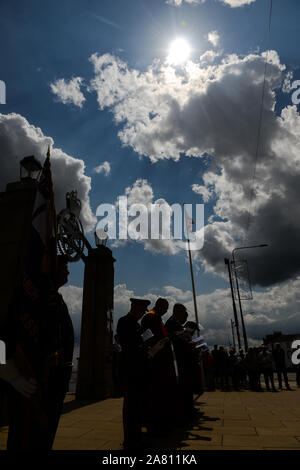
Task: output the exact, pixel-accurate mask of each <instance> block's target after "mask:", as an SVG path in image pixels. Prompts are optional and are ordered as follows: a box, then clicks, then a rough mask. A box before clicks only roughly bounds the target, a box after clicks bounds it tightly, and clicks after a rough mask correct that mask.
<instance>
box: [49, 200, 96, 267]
mask: <svg viewBox="0 0 300 470" xmlns="http://www.w3.org/2000/svg"><path fill="white" fill-rule="evenodd" d="M66 206H67V207H66V209H63V210H62V211H60V213H59V214H58V218H57V225H58V230H57V231H58V249H59V251H60V253H61V254H63V255H65V256H67V258H68V260H69V261H70V262H75V261H78V260H79V259H80V258H82V259H84V253H83V250H84V247H85V246H86V247H87V248H88V249H90V248H91V246H90V244H89V242H88V241H87V239H86V238H85V236H84V230H83V227H82V223H81V221H80V219H79V215H80V211H81V201H80V199H78V196H77V191H71V192H69V193H67V194H66Z"/></svg>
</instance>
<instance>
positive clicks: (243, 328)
mask: <svg viewBox="0 0 300 470" xmlns="http://www.w3.org/2000/svg"><path fill="white" fill-rule="evenodd" d="M265 246H268V245H267V244H266V243H263V244H261V245H252V246H240V247H238V248H234V249H233V250H232V260H233V264H234V268H235V258H234V252H235V251H237V250H246V249H248V248H263V247H265ZM235 280H236V288H237V294H238V301H239V307H240V315H241V323H242V330H243V338H244V345H245V351H246V352H247V351H248V339H247V333H246V327H245V322H244V315H243V309H242V303H241V296H240V289H239V281H238V276H237V275H236V276H235Z"/></svg>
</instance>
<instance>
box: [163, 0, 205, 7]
mask: <svg viewBox="0 0 300 470" xmlns="http://www.w3.org/2000/svg"><path fill="white" fill-rule="evenodd" d="M205 1H206V0H166V2H167V3H169V5H174V6H176V7H178V6H180V5H181V4H182V3H183V2H185V3H194V4H198V3H204V2H205Z"/></svg>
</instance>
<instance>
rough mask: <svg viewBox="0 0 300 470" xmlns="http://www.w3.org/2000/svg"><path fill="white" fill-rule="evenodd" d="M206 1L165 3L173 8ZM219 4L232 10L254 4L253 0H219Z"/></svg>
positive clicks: (169, 0) (193, 0)
mask: <svg viewBox="0 0 300 470" xmlns="http://www.w3.org/2000/svg"><path fill="white" fill-rule="evenodd" d="M205 1H206V0H166V2H167V3H169V4H170V5H174V6H180V5H182V3H184V2H185V3H194V4H198V3H205ZM219 1H220V2H223V3H225V4H226V5H229V6H231V7H232V8H236V7H242V6H244V5H250V3H253V2H255V0H219Z"/></svg>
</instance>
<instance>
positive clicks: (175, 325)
mask: <svg viewBox="0 0 300 470" xmlns="http://www.w3.org/2000/svg"><path fill="white" fill-rule="evenodd" d="M187 317H188V313H187V310H186V307H185V306H184V305H183V304H179V303H176V304H175V305H174V307H173V315H172V316H171V317H170V318H169V319H168V320H167V322H166V328H167V330H168V335H169V337H170V339H171V341H172V343H173V345H174V350H175V355H176V360H177V367H178V385H179V396H180V402H181V403H180V405H181V409H180V411H181V413H180V414H181V417H180V418H181V419H180V421H181V422H183V421H184V420H186V419H189V418H191V417H192V416H193V412H194V405H193V367H192V366H193V361H194V357H193V350H194V343H193V342H192V341H191V335H190V334H185V328H184V326H183V325H184V324H185V322H186V320H187Z"/></svg>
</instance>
